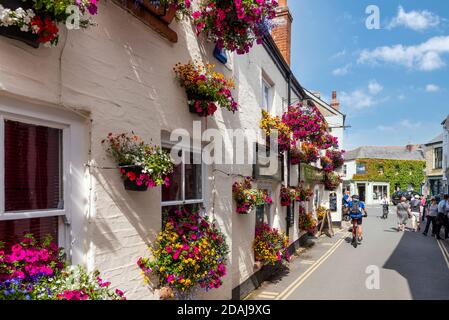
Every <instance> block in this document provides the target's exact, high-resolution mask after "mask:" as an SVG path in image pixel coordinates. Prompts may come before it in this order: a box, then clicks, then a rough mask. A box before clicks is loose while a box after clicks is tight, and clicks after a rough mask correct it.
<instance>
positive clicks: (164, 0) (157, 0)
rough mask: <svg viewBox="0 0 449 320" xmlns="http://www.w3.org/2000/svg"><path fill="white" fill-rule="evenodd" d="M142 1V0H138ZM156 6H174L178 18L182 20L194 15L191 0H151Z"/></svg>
mask: <svg viewBox="0 0 449 320" xmlns="http://www.w3.org/2000/svg"><path fill="white" fill-rule="evenodd" d="M136 1H141V0H136ZM150 2H151V3H152V4H153V5H156V6H167V7H173V8H175V10H176V20H178V21H179V20H182V19H183V18H186V17H191V15H192V1H191V0H152V1H150Z"/></svg>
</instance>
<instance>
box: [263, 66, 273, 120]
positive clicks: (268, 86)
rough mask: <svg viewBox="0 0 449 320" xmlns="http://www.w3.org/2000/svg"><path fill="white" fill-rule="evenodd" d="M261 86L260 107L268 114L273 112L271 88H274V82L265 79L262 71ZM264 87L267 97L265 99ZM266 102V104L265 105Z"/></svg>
mask: <svg viewBox="0 0 449 320" xmlns="http://www.w3.org/2000/svg"><path fill="white" fill-rule="evenodd" d="M261 88H262V109H263V110H265V111H266V112H268V113H269V114H273V113H274V110H273V109H274V108H273V107H274V103H273V102H274V101H273V99H274V95H273V88H274V84H273V83H272V82H271V81H270V80H269V79H267V78H266V77H265V76H264V73H262V84H261ZM265 89H267V90H268V97H267V100H268V101H267V100H266V99H265ZM266 104H268V105H266Z"/></svg>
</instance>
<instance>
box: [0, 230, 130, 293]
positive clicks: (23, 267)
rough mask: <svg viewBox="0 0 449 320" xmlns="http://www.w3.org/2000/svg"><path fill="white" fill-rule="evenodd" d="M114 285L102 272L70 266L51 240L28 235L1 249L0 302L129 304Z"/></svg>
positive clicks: (61, 251) (0, 247)
mask: <svg viewBox="0 0 449 320" xmlns="http://www.w3.org/2000/svg"><path fill="white" fill-rule="evenodd" d="M110 284H111V283H110V282H106V281H103V280H102V279H101V278H100V273H99V272H98V271H94V272H91V273H89V272H87V271H86V270H85V269H84V268H83V267H81V266H68V265H67V264H66V262H65V254H64V252H63V249H62V248H58V246H57V245H56V243H55V242H53V240H52V239H51V237H46V238H45V239H44V240H42V241H37V240H36V239H35V238H34V236H33V235H32V234H27V235H25V236H24V237H23V238H22V239H21V240H20V241H18V242H16V243H14V244H11V245H9V246H7V247H3V245H1V246H0V300H125V297H124V293H123V292H122V291H121V290H119V289H116V290H115V291H113V290H111V289H110V288H109V286H110Z"/></svg>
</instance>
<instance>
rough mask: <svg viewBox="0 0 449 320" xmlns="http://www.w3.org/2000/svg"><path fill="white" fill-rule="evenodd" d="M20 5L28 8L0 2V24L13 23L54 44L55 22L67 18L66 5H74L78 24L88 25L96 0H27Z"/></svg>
mask: <svg viewBox="0 0 449 320" xmlns="http://www.w3.org/2000/svg"><path fill="white" fill-rule="evenodd" d="M23 2H24V5H27V6H29V7H30V8H27V9H23V8H22V7H19V8H17V9H11V8H5V7H4V6H2V5H0V27H11V26H16V27H18V28H19V29H20V31H22V32H30V33H33V34H36V35H37V36H38V41H39V42H40V43H42V44H45V45H48V46H55V45H57V44H58V40H59V28H58V24H60V23H66V21H69V20H71V19H72V18H71V15H72V10H71V8H70V6H75V7H76V8H78V10H79V13H80V20H79V27H80V28H88V27H89V26H92V25H94V24H95V23H94V22H93V21H92V20H91V18H90V16H92V15H96V14H97V11H98V9H97V0H27V1H25V0H24V1H23Z"/></svg>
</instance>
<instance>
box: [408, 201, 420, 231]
mask: <svg viewBox="0 0 449 320" xmlns="http://www.w3.org/2000/svg"><path fill="white" fill-rule="evenodd" d="M410 210H411V212H412V216H411V220H412V229H413V231H414V232H418V231H419V221H420V220H419V219H420V215H421V197H420V196H419V195H415V197H414V199H412V200H411V201H410Z"/></svg>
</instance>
